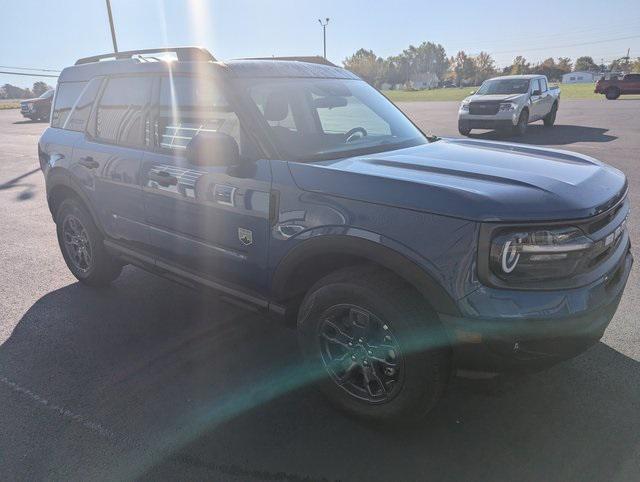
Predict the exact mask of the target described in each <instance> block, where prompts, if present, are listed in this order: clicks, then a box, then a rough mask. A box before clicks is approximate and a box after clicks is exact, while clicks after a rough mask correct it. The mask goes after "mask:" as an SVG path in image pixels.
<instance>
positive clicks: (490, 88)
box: [476, 79, 529, 95]
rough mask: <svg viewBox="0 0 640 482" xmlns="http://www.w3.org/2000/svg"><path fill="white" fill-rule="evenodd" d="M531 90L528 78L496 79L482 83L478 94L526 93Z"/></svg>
mask: <svg viewBox="0 0 640 482" xmlns="http://www.w3.org/2000/svg"><path fill="white" fill-rule="evenodd" d="M527 92H529V80H528V79H496V80H487V81H485V82H483V83H482V85H481V86H480V88H479V89H478V92H476V95H491V94H526V93H527Z"/></svg>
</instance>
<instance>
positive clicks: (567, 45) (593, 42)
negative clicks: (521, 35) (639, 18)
mask: <svg viewBox="0 0 640 482" xmlns="http://www.w3.org/2000/svg"><path fill="white" fill-rule="evenodd" d="M635 38H640V35H630V36H628V37H618V38H611V39H604V40H593V41H591V42H580V43H575V44H564V45H548V46H546V47H535V48H530V49H518V50H502V51H500V52H491V53H492V54H494V55H496V54H513V53H520V52H533V51H536V50H548V49H556V48H566V47H580V46H582V45H594V44H600V43H605V42H615V41H618V40H630V39H635Z"/></svg>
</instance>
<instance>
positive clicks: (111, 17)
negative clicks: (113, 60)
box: [106, 0, 118, 54]
mask: <svg viewBox="0 0 640 482" xmlns="http://www.w3.org/2000/svg"><path fill="white" fill-rule="evenodd" d="M106 2H107V13H108V14H109V27H111V40H112V41H113V52H114V53H116V54H117V53H118V44H117V42H116V28H115V27H114V26H113V15H111V2H110V1H109V0H106Z"/></svg>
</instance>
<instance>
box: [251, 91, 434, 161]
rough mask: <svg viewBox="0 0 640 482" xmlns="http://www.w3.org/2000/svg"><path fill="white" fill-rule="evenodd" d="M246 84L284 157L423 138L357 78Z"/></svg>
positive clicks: (342, 152)
mask: <svg viewBox="0 0 640 482" xmlns="http://www.w3.org/2000/svg"><path fill="white" fill-rule="evenodd" d="M246 87H247V90H248V93H249V97H250V98H251V100H252V101H253V102H254V103H255V105H256V107H257V108H258V110H259V111H260V114H262V116H263V118H264V120H265V121H266V123H267V124H268V126H269V133H270V136H271V138H272V139H273V142H274V143H275V144H276V147H277V148H278V150H279V151H280V152H281V153H282V154H283V155H285V156H286V160H297V161H313V160H324V159H335V158H340V157H350V156H355V155H362V154H370V153H374V152H382V151H387V150H392V149H398V148H402V147H411V146H416V145H419V144H424V143H426V142H427V139H426V137H425V136H424V135H423V134H422V133H421V132H420V131H419V130H418V129H417V128H416V127H415V126H414V125H413V124H412V123H411V122H410V121H409V120H408V119H407V118H406V117H405V116H404V115H403V114H402V113H401V112H400V111H399V110H398V109H397V108H396V107H395V106H394V105H393V104H392V103H391V102H389V101H388V100H387V99H386V97H384V96H383V95H382V94H380V93H379V92H378V91H377V90H375V89H374V88H372V87H371V86H369V85H368V84H367V83H366V82H363V81H359V80H344V79H251V80H248V81H247V85H246Z"/></svg>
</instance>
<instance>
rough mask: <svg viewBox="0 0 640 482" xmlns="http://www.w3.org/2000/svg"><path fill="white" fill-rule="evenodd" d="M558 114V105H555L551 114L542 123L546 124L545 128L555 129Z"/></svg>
mask: <svg viewBox="0 0 640 482" xmlns="http://www.w3.org/2000/svg"><path fill="white" fill-rule="evenodd" d="M557 114H558V104H555V103H554V104H553V106H552V107H551V112H549V113H548V114H547V115H546V116H544V118H543V119H542V122H544V126H545V127H553V124H555V123H556V115H557Z"/></svg>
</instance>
